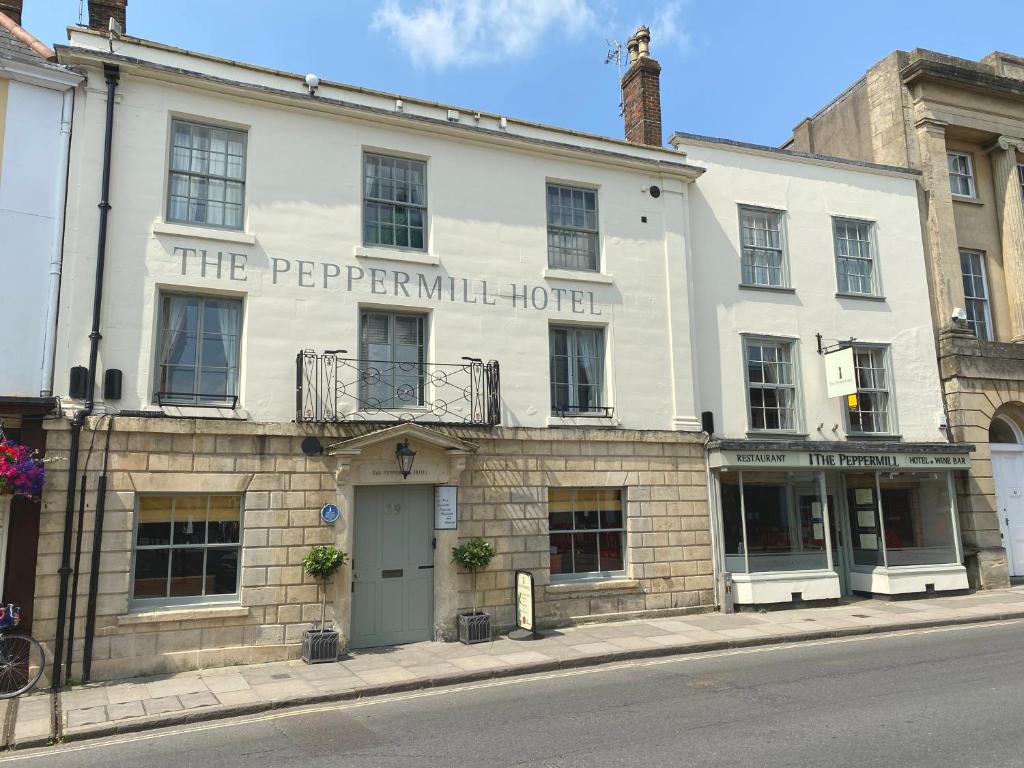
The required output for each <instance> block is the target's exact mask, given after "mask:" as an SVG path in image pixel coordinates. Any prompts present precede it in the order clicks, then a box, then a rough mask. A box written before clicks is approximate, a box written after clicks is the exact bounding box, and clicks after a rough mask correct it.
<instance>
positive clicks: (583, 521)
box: [548, 488, 626, 577]
mask: <svg viewBox="0 0 1024 768" xmlns="http://www.w3.org/2000/svg"><path fill="white" fill-rule="evenodd" d="M548 531H549V544H550V549H549V551H550V567H551V575H552V576H553V577H555V576H616V575H621V574H623V573H624V572H625V568H626V564H625V536H626V526H625V514H624V509H623V504H622V491H621V490H619V489H617V488H615V489H609V488H551V489H550V490H549V491H548Z"/></svg>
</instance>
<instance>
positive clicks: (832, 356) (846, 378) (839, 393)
mask: <svg viewBox="0 0 1024 768" xmlns="http://www.w3.org/2000/svg"><path fill="white" fill-rule="evenodd" d="M825 384H826V386H827V388H828V396H829V397H846V396H847V395H856V394H857V378H856V375H855V373H854V364H853V347H847V348H846V349H840V350H839V351H837V352H829V353H828V354H827V355H825Z"/></svg>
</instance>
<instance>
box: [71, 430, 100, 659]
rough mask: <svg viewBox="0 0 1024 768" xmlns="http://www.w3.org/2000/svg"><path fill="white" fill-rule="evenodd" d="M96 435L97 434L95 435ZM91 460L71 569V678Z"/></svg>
mask: <svg viewBox="0 0 1024 768" xmlns="http://www.w3.org/2000/svg"><path fill="white" fill-rule="evenodd" d="M94 434H95V433H94ZM90 450H91V449H90ZM88 470H89V459H88V458H86V460H85V469H84V470H83V471H82V487H81V488H80V489H79V491H78V531H77V533H76V536H75V565H74V567H73V568H72V569H71V610H70V612H69V613H70V616H71V621H70V623H69V624H68V653H67V655H68V658H67V669H66V670H65V674H66V675H67V676H68V677H71V655H72V652H73V651H74V649H75V616H77V615H78V613H77V612H78V573H79V570H80V567H81V565H82V531H83V529H84V528H85V495H86V490H87V486H86V483H87V480H88V475H87V474H86V472H88Z"/></svg>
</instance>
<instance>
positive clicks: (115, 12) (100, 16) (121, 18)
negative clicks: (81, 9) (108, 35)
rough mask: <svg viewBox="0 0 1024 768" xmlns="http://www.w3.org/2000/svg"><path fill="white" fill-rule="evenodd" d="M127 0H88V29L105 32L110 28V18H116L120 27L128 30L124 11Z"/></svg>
mask: <svg viewBox="0 0 1024 768" xmlns="http://www.w3.org/2000/svg"><path fill="white" fill-rule="evenodd" d="M127 6H128V0H89V29H97V30H99V31H100V32H106V31H107V30H108V29H110V19H111V18H113V19H116V20H117V23H118V24H120V25H121V29H122V30H123V31H125V32H127V31H128V25H127V24H126V23H125V13H126V9H127Z"/></svg>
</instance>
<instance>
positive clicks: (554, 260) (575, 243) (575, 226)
mask: <svg viewBox="0 0 1024 768" xmlns="http://www.w3.org/2000/svg"><path fill="white" fill-rule="evenodd" d="M547 209H548V266H549V267H552V268H555V269H574V270H582V271H585V272H596V271H597V269H598V242H599V241H598V232H597V190H594V189H580V188H578V187H566V186H561V185H558V184H548V187H547Z"/></svg>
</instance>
